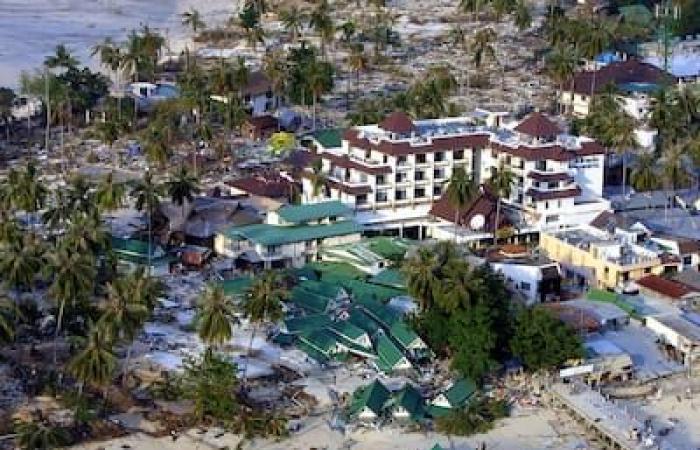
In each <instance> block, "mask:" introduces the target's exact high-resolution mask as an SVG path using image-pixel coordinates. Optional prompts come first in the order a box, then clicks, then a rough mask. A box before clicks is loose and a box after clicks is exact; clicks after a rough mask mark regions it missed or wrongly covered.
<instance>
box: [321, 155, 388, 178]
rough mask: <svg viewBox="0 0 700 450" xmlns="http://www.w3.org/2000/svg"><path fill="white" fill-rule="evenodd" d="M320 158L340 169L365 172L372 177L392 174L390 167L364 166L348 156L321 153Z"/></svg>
mask: <svg viewBox="0 0 700 450" xmlns="http://www.w3.org/2000/svg"><path fill="white" fill-rule="evenodd" d="M319 156H320V157H321V158H323V159H327V160H329V161H330V162H331V163H332V164H335V165H336V166H338V167H344V168H346V169H356V170H359V171H360V172H365V173H368V174H370V175H381V174H388V173H391V167H389V166H371V165H368V164H362V163H361V162H359V161H355V160H353V159H350V158H349V157H347V156H338V155H334V154H333V153H328V152H324V153H320V154H319Z"/></svg>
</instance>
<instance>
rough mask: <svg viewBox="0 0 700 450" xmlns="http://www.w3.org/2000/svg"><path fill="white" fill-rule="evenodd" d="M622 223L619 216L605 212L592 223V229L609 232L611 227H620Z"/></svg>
mask: <svg viewBox="0 0 700 450" xmlns="http://www.w3.org/2000/svg"><path fill="white" fill-rule="evenodd" d="M620 222H621V220H620V217H619V216H617V215H616V214H615V213H614V212H612V211H603V212H601V213H600V214H598V215H597V216H596V217H595V219H593V220H592V221H591V223H590V225H591V226H592V227H595V228H598V229H599V230H607V229H608V227H609V226H610V225H615V226H617V225H619V224H620Z"/></svg>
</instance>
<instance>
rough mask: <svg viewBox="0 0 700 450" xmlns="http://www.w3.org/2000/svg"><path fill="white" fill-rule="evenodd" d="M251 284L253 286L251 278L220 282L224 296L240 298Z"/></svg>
mask: <svg viewBox="0 0 700 450" xmlns="http://www.w3.org/2000/svg"><path fill="white" fill-rule="evenodd" d="M251 284H253V279H252V278H251V277H241V278H234V279H233V280H224V281H222V282H221V287H223V289H224V294H226V295H229V296H236V297H240V296H243V295H245V293H246V291H247V290H248V288H249V287H250V285H251Z"/></svg>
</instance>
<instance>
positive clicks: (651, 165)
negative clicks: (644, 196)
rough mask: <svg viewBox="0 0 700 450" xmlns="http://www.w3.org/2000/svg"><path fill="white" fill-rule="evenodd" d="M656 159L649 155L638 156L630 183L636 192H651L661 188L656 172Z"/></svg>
mask: <svg viewBox="0 0 700 450" xmlns="http://www.w3.org/2000/svg"><path fill="white" fill-rule="evenodd" d="M656 166H657V165H656V158H655V157H654V155H653V154H651V153H643V154H641V155H639V157H638V158H637V161H636V163H635V166H634V168H633V170H632V176H631V182H632V186H633V187H634V189H636V190H637V191H641V192H644V191H653V190H656V189H658V188H659V186H661V181H660V180H659V175H658V173H657V171H656Z"/></svg>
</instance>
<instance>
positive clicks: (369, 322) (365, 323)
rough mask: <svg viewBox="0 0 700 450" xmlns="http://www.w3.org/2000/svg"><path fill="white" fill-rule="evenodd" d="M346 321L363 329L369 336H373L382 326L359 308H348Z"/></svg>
mask: <svg viewBox="0 0 700 450" xmlns="http://www.w3.org/2000/svg"><path fill="white" fill-rule="evenodd" d="M348 321H349V322H350V323H352V324H353V325H355V326H357V327H359V328H362V329H363V330H365V331H366V332H367V334H369V335H370V336H374V335H375V334H376V333H377V331H379V330H381V328H382V327H381V326H380V325H379V323H377V322H376V321H375V320H374V319H373V318H372V317H370V316H369V315H368V314H367V313H366V312H365V311H364V310H363V309H361V308H353V309H352V310H350V315H349V318H348Z"/></svg>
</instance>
